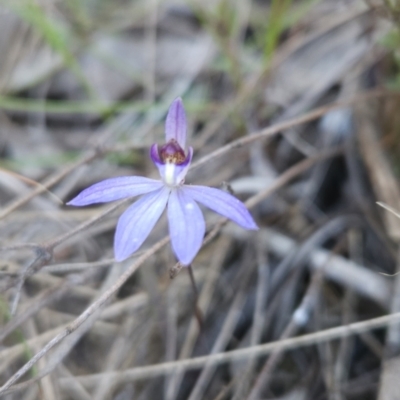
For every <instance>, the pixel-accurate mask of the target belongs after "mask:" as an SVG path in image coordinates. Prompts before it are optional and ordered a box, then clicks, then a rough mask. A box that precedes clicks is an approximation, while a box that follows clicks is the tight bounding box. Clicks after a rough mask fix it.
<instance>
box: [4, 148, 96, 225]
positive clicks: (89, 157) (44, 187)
mask: <svg viewBox="0 0 400 400" xmlns="http://www.w3.org/2000/svg"><path fill="white" fill-rule="evenodd" d="M99 155H100V152H99V151H97V152H96V151H91V152H89V153H88V154H87V155H85V156H84V157H82V158H81V159H80V160H78V161H77V162H75V163H73V164H71V165H69V166H67V167H66V168H64V169H62V170H61V171H60V172H58V173H57V174H55V175H53V176H51V177H50V178H49V179H47V180H46V181H45V182H43V184H41V185H40V186H38V187H37V188H36V189H35V190H33V191H32V192H31V193H29V194H27V195H26V196H23V197H21V198H19V199H17V200H16V201H14V202H13V203H11V204H10V205H9V206H8V207H6V208H5V209H4V210H3V211H2V212H1V213H0V219H3V218H4V217H6V216H7V215H9V214H11V213H12V212H13V211H14V210H16V209H17V208H19V207H21V206H22V205H24V204H26V203H27V202H28V201H30V200H32V199H33V198H34V197H35V196H37V195H38V194H41V193H43V192H45V191H47V190H48V189H49V188H50V187H52V186H53V185H55V184H56V183H57V182H58V181H60V180H61V179H62V178H64V177H65V176H67V175H68V174H69V173H70V172H72V171H73V170H74V169H76V168H78V167H80V166H81V165H84V164H86V163H88V162H90V161H92V160H94V159H95V158H96V157H98V156H99Z"/></svg>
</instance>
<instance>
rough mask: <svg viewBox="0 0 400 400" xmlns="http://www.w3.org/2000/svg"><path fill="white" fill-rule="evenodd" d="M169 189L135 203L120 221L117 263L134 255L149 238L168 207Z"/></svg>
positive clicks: (154, 193)
mask: <svg viewBox="0 0 400 400" xmlns="http://www.w3.org/2000/svg"><path fill="white" fill-rule="evenodd" d="M169 192H170V191H169V189H167V188H165V187H164V188H162V189H160V190H156V191H154V192H152V193H149V194H147V195H145V196H143V197H142V198H140V199H139V200H138V201H136V202H135V203H133V204H132V205H131V206H130V207H128V208H127V210H126V211H125V212H124V213H123V214H122V215H121V217H120V219H119V220H118V224H117V229H116V231H115V238H114V253H115V259H116V260H117V261H123V260H125V259H126V258H128V257H129V256H130V255H131V254H132V253H134V252H135V251H136V250H137V249H138V248H139V247H140V246H141V245H142V244H143V242H144V241H145V240H146V238H147V236H149V234H150V232H151V230H152V229H153V228H154V225H155V224H156V223H157V221H158V220H159V218H160V216H161V214H162V213H163V211H164V209H165V206H166V205H167V201H168V197H169Z"/></svg>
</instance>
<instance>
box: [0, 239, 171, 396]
mask: <svg viewBox="0 0 400 400" xmlns="http://www.w3.org/2000/svg"><path fill="white" fill-rule="evenodd" d="M168 242H169V236H167V237H165V238H164V239H162V240H160V241H158V242H157V243H156V244H155V245H153V246H152V247H151V248H150V249H149V250H147V251H146V252H145V253H143V255H142V256H141V257H139V258H138V259H137V260H136V261H135V262H134V263H133V264H132V265H131V266H130V267H129V268H128V269H127V270H126V271H125V272H124V273H123V274H122V275H121V277H120V278H119V279H118V280H117V281H116V282H115V284H114V285H113V286H111V287H110V289H108V290H107V291H106V292H105V293H104V294H103V295H102V296H101V297H100V298H99V299H98V300H97V301H95V302H94V303H93V304H92V305H90V306H89V307H88V308H87V309H86V310H85V311H84V312H83V313H82V314H81V315H80V316H79V317H78V318H76V319H75V320H74V321H72V322H71V323H70V324H69V325H68V326H67V327H66V328H65V329H63V330H62V332H60V333H59V334H58V335H57V336H56V337H54V338H53V339H52V340H50V342H48V343H47V344H46V346H44V347H43V349H42V350H40V351H39V352H38V353H36V354H35V355H34V356H33V357H32V358H31V359H30V360H29V361H28V362H27V363H26V364H25V365H24V366H23V367H21V368H20V369H19V370H18V371H17V372H16V373H15V374H14V375H13V376H12V377H11V378H10V379H9V380H8V381H7V382H6V383H5V384H4V385H3V386H2V387H1V388H0V394H2V393H4V391H5V390H6V389H8V388H9V387H10V386H11V385H12V384H13V383H14V382H16V381H17V380H18V379H19V378H21V377H22V376H23V375H24V374H25V373H26V372H28V371H29V370H30V369H31V367H32V366H33V365H35V364H36V362H37V361H39V360H40V359H41V358H42V357H43V356H44V355H45V354H46V353H48V352H49V350H51V349H52V348H53V347H54V346H56V345H57V344H58V343H60V342H61V340H63V339H64V338H65V337H67V336H68V335H70V334H71V333H72V332H74V331H75V330H76V329H78V328H79V326H81V325H82V324H83V323H84V322H85V321H86V320H87V319H88V318H89V317H90V316H91V315H92V314H93V313H94V312H95V311H96V310H97V309H99V308H100V307H101V306H102V305H103V304H104V303H106V302H107V300H108V299H110V298H111V297H112V296H113V295H114V293H116V292H117V291H118V290H119V289H120V288H121V286H122V285H123V284H124V283H125V282H126V281H127V280H128V279H129V278H130V277H131V276H132V274H133V273H134V272H135V271H136V270H137V269H138V268H139V267H140V266H141V265H142V264H143V262H144V261H146V260H147V258H149V257H150V256H151V255H153V254H154V253H155V252H157V251H158V250H159V249H161V248H162V247H163V246H165V245H166V244H167V243H168Z"/></svg>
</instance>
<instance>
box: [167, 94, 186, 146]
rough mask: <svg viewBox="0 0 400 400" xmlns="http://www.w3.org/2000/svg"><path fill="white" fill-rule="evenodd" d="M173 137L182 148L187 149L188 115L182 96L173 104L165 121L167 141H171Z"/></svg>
mask: <svg viewBox="0 0 400 400" xmlns="http://www.w3.org/2000/svg"><path fill="white" fill-rule="evenodd" d="M171 139H175V140H176V141H177V142H178V143H179V145H180V146H181V147H182V149H185V143H186V115H185V109H184V108H183V104H182V99H181V98H177V99H176V100H174V102H173V103H172V104H171V106H170V107H169V110H168V115H167V119H166V121H165V141H166V142H169V141H170V140H171Z"/></svg>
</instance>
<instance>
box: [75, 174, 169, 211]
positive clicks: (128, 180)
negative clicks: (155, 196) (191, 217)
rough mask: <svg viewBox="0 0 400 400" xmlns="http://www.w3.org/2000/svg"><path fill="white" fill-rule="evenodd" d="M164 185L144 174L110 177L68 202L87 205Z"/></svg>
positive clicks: (152, 189)
mask: <svg viewBox="0 0 400 400" xmlns="http://www.w3.org/2000/svg"><path fill="white" fill-rule="evenodd" d="M162 186H163V183H162V182H161V181H157V180H155V179H149V178H145V177H143V176H121V177H118V178H110V179H106V180H104V181H101V182H98V183H95V184H94V185H92V186H89V187H88V188H86V189H85V190H83V191H82V192H81V193H79V194H78V196H76V197H75V198H73V199H72V200H71V201H69V202H68V203H67V205H70V206H86V205H88V204H93V203H107V202H109V201H114V200H120V199H124V198H127V197H134V196H138V195H140V194H145V193H149V192H153V191H154V190H157V189H160V188H161V187H162Z"/></svg>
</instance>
